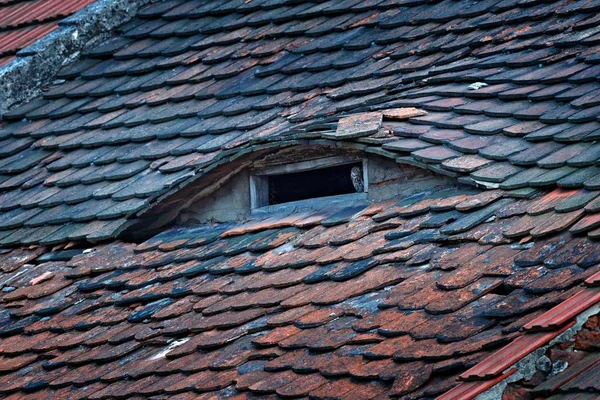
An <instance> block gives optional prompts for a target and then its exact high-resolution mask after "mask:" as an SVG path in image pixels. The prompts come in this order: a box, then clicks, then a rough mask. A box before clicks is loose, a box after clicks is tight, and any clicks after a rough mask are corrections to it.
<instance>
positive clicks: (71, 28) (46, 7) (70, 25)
mask: <svg viewBox="0 0 600 400" xmlns="http://www.w3.org/2000/svg"><path fill="white" fill-rule="evenodd" d="M149 1H150V0H67V1H65V0H26V1H23V0H20V1H12V2H0V93H1V95H0V117H1V116H2V115H3V114H4V112H6V110H8V109H9V108H10V107H11V106H14V105H18V104H22V103H23V102H26V101H29V100H31V99H32V98H34V97H35V96H38V95H39V94H40V92H41V89H42V87H43V86H44V85H48V84H50V83H51V82H52V81H53V80H54V77H55V76H56V73H57V72H58V71H59V70H60V69H61V68H63V67H65V66H66V65H69V64H70V63H72V62H73V61H74V60H75V59H77V57H78V54H79V52H80V51H81V50H83V49H84V48H86V46H94V45H96V44H97V43H98V42H99V41H101V40H104V39H106V36H107V34H108V33H109V32H110V31H111V30H113V29H114V28H115V27H117V26H119V25H120V24H122V23H123V22H126V21H128V20H129V19H130V18H131V17H132V16H133V15H135V12H136V11H137V9H138V8H139V7H140V6H141V5H144V4H147V3H148V2H149ZM65 17H66V18H65Z"/></svg>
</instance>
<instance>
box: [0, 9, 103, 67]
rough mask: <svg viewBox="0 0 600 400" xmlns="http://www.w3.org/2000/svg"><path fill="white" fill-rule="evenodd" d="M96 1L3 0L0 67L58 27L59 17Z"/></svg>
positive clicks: (0, 17)
mask: <svg viewBox="0 0 600 400" xmlns="http://www.w3.org/2000/svg"><path fill="white" fill-rule="evenodd" d="M93 1H94V0H68V1H65V0H1V1H0V67H1V66H2V65H4V64H6V63H8V62H10V61H11V60H12V59H13V58H14V57H15V54H16V53H17V52H18V51H19V50H21V49H23V48H24V47H26V46H28V45H30V44H31V43H33V42H35V41H36V40H37V39H39V38H41V37H42V36H44V35H46V34H48V33H49V32H51V31H53V30H54V29H56V28H57V27H58V24H57V22H58V20H60V19H63V18H64V17H67V16H69V15H71V14H73V13H74V12H76V11H78V10H80V9H82V8H83V7H85V6H87V5H88V4H90V3H92V2H93Z"/></svg>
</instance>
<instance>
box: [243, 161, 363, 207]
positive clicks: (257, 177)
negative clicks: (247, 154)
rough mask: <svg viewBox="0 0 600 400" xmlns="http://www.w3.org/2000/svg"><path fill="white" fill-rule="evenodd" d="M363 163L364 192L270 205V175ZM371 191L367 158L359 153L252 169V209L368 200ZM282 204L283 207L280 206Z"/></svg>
mask: <svg viewBox="0 0 600 400" xmlns="http://www.w3.org/2000/svg"><path fill="white" fill-rule="evenodd" d="M357 162H361V163H362V170H363V181H364V185H365V190H364V192H362V193H348V194H341V195H337V196H326V197H314V198H310V199H304V200H297V201H292V202H289V203H281V204H275V205H269V187H268V185H269V183H268V182H269V176H272V175H285V174H293V173H296V172H304V171H312V170H318V169H323V168H329V167H336V166H341V165H347V164H355V163H357ZM368 191H369V174H368V164H367V159H366V158H364V157H359V156H358V155H339V156H332V157H324V158H317V159H314V160H307V161H301V162H296V163H289V164H278V165H271V166H265V167H260V168H251V169H250V209H251V210H266V209H269V208H270V209H277V208H284V207H290V206H292V207H294V206H308V205H309V203H311V202H315V201H316V202H324V201H330V200H341V201H345V200H366V199H367V194H368ZM280 206H281V207H280Z"/></svg>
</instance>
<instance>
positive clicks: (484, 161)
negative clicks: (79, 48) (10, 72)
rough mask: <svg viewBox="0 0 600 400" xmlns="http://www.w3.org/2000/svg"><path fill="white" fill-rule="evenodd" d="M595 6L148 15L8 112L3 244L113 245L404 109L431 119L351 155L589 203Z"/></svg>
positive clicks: (328, 7)
mask: <svg viewBox="0 0 600 400" xmlns="http://www.w3.org/2000/svg"><path fill="white" fill-rule="evenodd" d="M432 8H435V12H432ZM597 8H598V5H597V2H594V1H589V0H581V1H577V2H574V3H573V2H570V1H556V2H541V1H523V0H520V1H517V0H514V1H513V0H503V1H494V0H491V1H483V2H478V3H474V2H471V1H453V0H446V1H441V2H437V3H435V4H430V3H427V2H426V1H424V0H411V1H377V0H375V1H369V2H359V1H340V0H331V1H326V2H319V3H311V2H302V3H301V4H300V3H297V2H295V1H271V0H262V1H261V0H259V1H251V2H246V1H232V2H227V3H223V2H220V1H216V0H215V1H209V2H206V3H204V2H196V1H177V0H173V1H167V2H159V3H154V4H151V5H149V6H147V7H145V8H143V9H141V10H140V11H139V12H138V14H137V16H136V17H135V18H134V19H133V20H131V21H130V22H128V23H126V24H124V25H122V26H121V27H120V29H119V31H118V32H117V36H116V37H114V38H111V39H109V40H107V41H106V42H105V43H104V44H102V45H99V46H96V47H94V48H93V49H91V50H89V51H87V52H86V53H85V54H84V55H83V56H82V57H81V59H80V61H79V62H77V63H75V64H73V65H71V66H69V67H67V68H66V69H64V70H63V71H62V72H61V73H60V74H59V78H60V79H64V80H65V82H63V83H60V84H57V85H54V86H52V87H50V88H48V90H47V91H46V92H45V93H44V95H43V96H42V97H39V98H37V99H34V100H32V101H31V102H29V103H28V104H25V105H23V106H21V107H17V108H13V109H12V110H11V111H9V112H8V113H6V115H5V117H4V118H5V119H6V122H5V123H4V124H3V126H2V128H0V138H1V139H2V144H3V149H4V151H2V153H1V154H0V156H1V157H2V159H1V161H0V181H2V182H1V183H0V189H1V190H2V191H3V193H2V194H1V195H0V203H1V208H2V211H3V212H4V214H3V217H2V218H1V219H0V236H1V238H0V245H1V246H15V245H20V244H21V245H23V244H30V243H42V244H48V243H60V242H66V241H68V240H87V241H97V240H106V239H110V238H114V237H117V236H118V235H119V233H120V232H122V231H123V230H124V229H125V228H126V227H127V226H128V224H129V223H131V221H132V220H133V219H135V218H137V217H138V216H140V215H143V214H144V213H148V212H149V210H151V209H152V207H153V206H154V205H156V204H158V203H160V200H161V199H164V198H165V197H166V196H167V195H168V194H170V193H174V192H177V191H178V190H180V188H181V187H182V186H184V185H187V184H189V183H190V182H192V181H195V180H198V179H201V177H202V176H203V174H205V173H206V172H207V171H208V170H210V169H212V168H214V166H215V165H217V164H223V163H227V162H229V161H231V160H234V159H236V158H237V157H239V156H240V154H246V153H252V152H255V151H257V150H259V149H260V148H261V146H265V147H271V148H272V147H273V146H285V145H294V144H298V143H301V142H302V143H313V142H311V140H321V139H322V138H323V137H326V138H327V137H328V138H329V139H327V140H328V142H319V143H329V144H330V145H332V146H337V145H339V144H340V142H342V141H340V140H336V138H335V137H333V138H331V135H328V132H331V130H335V124H336V123H337V121H338V119H339V118H340V117H342V116H344V115H346V114H349V113H354V112H363V111H369V110H370V111H373V110H386V109H396V108H398V107H414V106H417V107H419V108H420V109H424V110H427V111H428V114H427V115H421V116H414V117H411V118H410V119H409V120H408V121H395V122H394V121H391V122H390V123H389V124H388V125H386V126H384V129H383V130H382V131H381V132H378V133H377V134H375V135H372V136H374V137H366V138H365V137H362V138H351V139H344V140H343V142H344V145H346V143H348V142H350V143H351V146H352V147H354V148H358V149H360V150H362V151H365V152H373V153H377V154H379V155H383V156H385V157H389V158H392V159H394V160H396V161H397V162H399V163H408V164H413V165H418V166H421V167H423V168H427V169H430V170H433V171H435V172H437V173H441V174H446V175H451V176H454V177H456V178H457V179H460V180H461V181H462V182H465V183H470V184H474V185H484V186H486V187H498V186H499V187H501V188H504V189H514V188H527V187H529V188H543V189H546V188H549V189H552V188H555V187H557V186H558V187H563V188H568V189H579V188H586V189H588V190H590V191H593V193H588V192H577V191H571V192H565V193H570V194H569V195H577V196H576V197H575V198H574V199H573V202H574V204H578V201H579V200H582V199H585V198H587V197H586V196H589V197H593V196H595V194H596V192H595V191H596V190H598V189H600V186H599V185H598V183H597V182H598V179H599V178H598V176H599V175H598V173H599V172H600V170H598V167H597V166H596V165H595V163H596V160H597V154H598V144H596V143H595V140H596V139H597V137H598V133H599V132H600V130H599V128H600V122H599V121H598V120H597V118H598V108H597V105H598V101H597V99H598V93H599V90H600V89H599V86H598V85H599V83H598V81H597V77H598V71H599V68H600V67H599V66H598V65H597V62H598V57H597V54H596V53H597V43H598V41H597V36H598V32H597V30H598V28H597V23H596V21H597V15H596V11H597ZM459 11H460V12H459ZM474 83H475V85H473V84H474ZM580 194H581V195H582V196H583V197H581V196H579V195H580ZM596 210H597V208H596V207H595V206H590V207H588V208H587V209H586V210H585V211H576V212H575V213H574V214H568V215H567V216H568V217H569V218H572V220H573V222H574V221H575V220H576V219H579V218H581V217H583V216H584V215H586V216H588V217H587V219H586V223H584V227H585V229H583V230H582V231H585V230H586V229H589V228H591V227H592V226H595V224H596V222H595V221H596V219H597V216H595V214H594V213H595V212H596ZM543 218H545V217H544V216H536V217H535V218H534V220H539V219H543ZM595 234H596V233H593V234H592V236H593V235H595Z"/></svg>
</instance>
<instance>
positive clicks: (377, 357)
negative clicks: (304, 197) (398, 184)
mask: <svg viewBox="0 0 600 400" xmlns="http://www.w3.org/2000/svg"><path fill="white" fill-rule="evenodd" d="M543 204H544V202H543V201H542V200H523V199H515V198H511V197H509V196H507V195H506V194H503V193H500V192H497V191H495V192H491V191H489V192H483V193H478V194H473V193H468V192H464V191H455V192H444V193H437V194H436V195H430V194H422V195H417V196H413V197H411V198H407V199H403V200H402V201H401V202H399V203H398V204H396V205H391V204H389V203H385V204H375V205H372V206H369V207H368V208H367V209H364V210H363V209H361V208H352V209H345V210H342V211H338V212H336V213H332V212H325V211H323V212H316V213H314V214H296V215H289V216H273V217H271V218H270V219H268V220H266V221H260V222H250V223H246V224H243V225H236V226H234V225H220V226H203V227H198V228H180V229H175V230H170V231H166V232H164V233H161V234H160V235H158V236H156V237H154V238H152V239H150V240H149V241H147V242H146V243H143V244H141V245H137V246H136V245H131V244H126V243H122V242H112V243H110V244H107V245H103V246H100V247H97V248H94V249H91V250H90V251H86V252H84V253H83V254H80V255H78V256H76V257H74V258H73V259H72V260H70V261H50V262H46V263H42V264H38V265H32V264H31V261H32V260H33V259H34V258H35V257H37V256H38V255H40V254H41V253H43V250H42V249H41V248H37V249H36V250H13V251H12V252H10V253H7V254H4V255H3V256H2V259H1V260H0V261H1V263H0V268H1V269H2V271H3V274H2V279H3V282H4V283H3V285H6V286H7V287H9V288H8V289H7V288H5V289H4V290H2V291H1V292H0V299H2V301H3V304H4V307H3V308H2V310H0V338H1V340H0V395H5V396H6V397H4V398H5V399H6V400H8V399H10V400H13V399H26V398H32V399H33V398H36V399H39V398H43V399H51V398H55V399H64V398H68V399H79V398H87V399H114V398H136V399H137V398H149V397H150V396H156V397H152V398H156V399H163V398H173V399H214V398H223V399H225V398H231V399H254V398H257V397H260V398H273V399H277V398H289V397H291V398H304V399H306V398H308V397H307V396H310V398H311V399H333V398H335V399H340V398H341V399H361V400H362V399H365V400H366V399H385V398H388V396H391V397H400V398H403V399H432V398H434V397H437V396H438V395H440V394H442V393H444V392H446V391H448V390H450V389H451V388H453V387H454V389H453V391H452V392H448V394H446V396H445V397H443V398H445V399H451V400H457V399H465V398H473V397H474V396H475V395H476V394H477V393H480V392H482V391H483V390H485V389H486V388H488V387H490V386H491V385H492V384H494V383H495V382H497V381H498V379H502V378H503V377H505V376H506V374H504V373H503V371H505V370H506V369H507V368H508V367H510V365H512V364H513V363H514V362H515V361H518V360H519V359H520V358H522V357H524V356H525V355H527V354H529V353H531V352H532V351H533V350H535V349H536V348H538V347H540V346H542V345H545V344H547V343H548V342H549V341H550V340H551V339H553V338H555V337H557V336H558V335H559V334H560V333H561V332H562V331H563V330H564V329H565V328H566V327H570V326H572V324H573V319H574V318H575V316H576V315H577V314H579V313H580V312H582V311H584V310H585V309H586V308H588V307H590V306H591V305H592V304H594V303H595V302H598V301H599V300H600V287H598V285H599V284H600V274H599V273H598V272H599V271H600V244H599V243H595V242H592V241H591V240H589V239H588V238H585V237H583V238H581V237H574V236H572V235H571V234H569V233H568V232H566V231H565V230H564V229H558V232H557V234H555V235H553V236H550V237H548V238H542V239H539V240H536V241H535V243H533V242H531V241H530V239H524V240H521V238H512V239H511V238H508V237H506V236H504V235H503V234H502V232H503V231H504V230H506V229H507V228H511V227H516V226H519V225H520V224H521V223H522V221H523V220H526V219H527V216H525V210H527V209H531V208H537V207H540V206H541V205H543ZM519 242H521V244H519ZM42 259H45V260H46V261H49V260H53V259H54V260H57V258H56V257H55V256H52V255H51V254H47V255H42V257H41V258H40V261H39V262H41V260H42ZM25 263H28V264H25ZM584 280H586V285H585V286H584V285H581V283H582V282H583V281H584ZM559 303H560V304H559ZM556 304H559V305H558V306H557V307H556V308H553V309H552V310H550V311H549V312H547V311H548V309H550V308H551V307H553V306H555V305H556ZM522 328H523V329H524V330H525V332H524V331H523V329H522ZM511 341H512V343H510V344H508V345H507V346H506V347H503V346H504V345H506V344H507V343H508V342H511ZM497 349H500V350H499V351H498V352H496V350H497ZM490 354H493V355H492V356H491V357H490V358H488V359H487V360H485V361H483V362H480V361H482V360H484V359H486V357H488V355H490ZM476 364H477V365H476ZM473 365H476V366H475V367H474V368H473V369H471V370H470V371H467V372H465V371H466V370H467V369H468V368H469V367H471V366H473ZM459 375H460V376H462V378H463V379H465V380H466V381H465V382H463V383H462V384H460V385H458V384H459V382H457V380H456V378H457V377H458V376H459ZM456 385H458V386H456ZM583 390H592V389H588V386H585V387H583ZM593 390H596V392H595V394H596V395H598V392H597V387H595V388H594V389H593ZM467 394H469V396H467ZM540 394H545V395H548V396H550V395H552V391H546V392H543V393H542V392H540Z"/></svg>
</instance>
